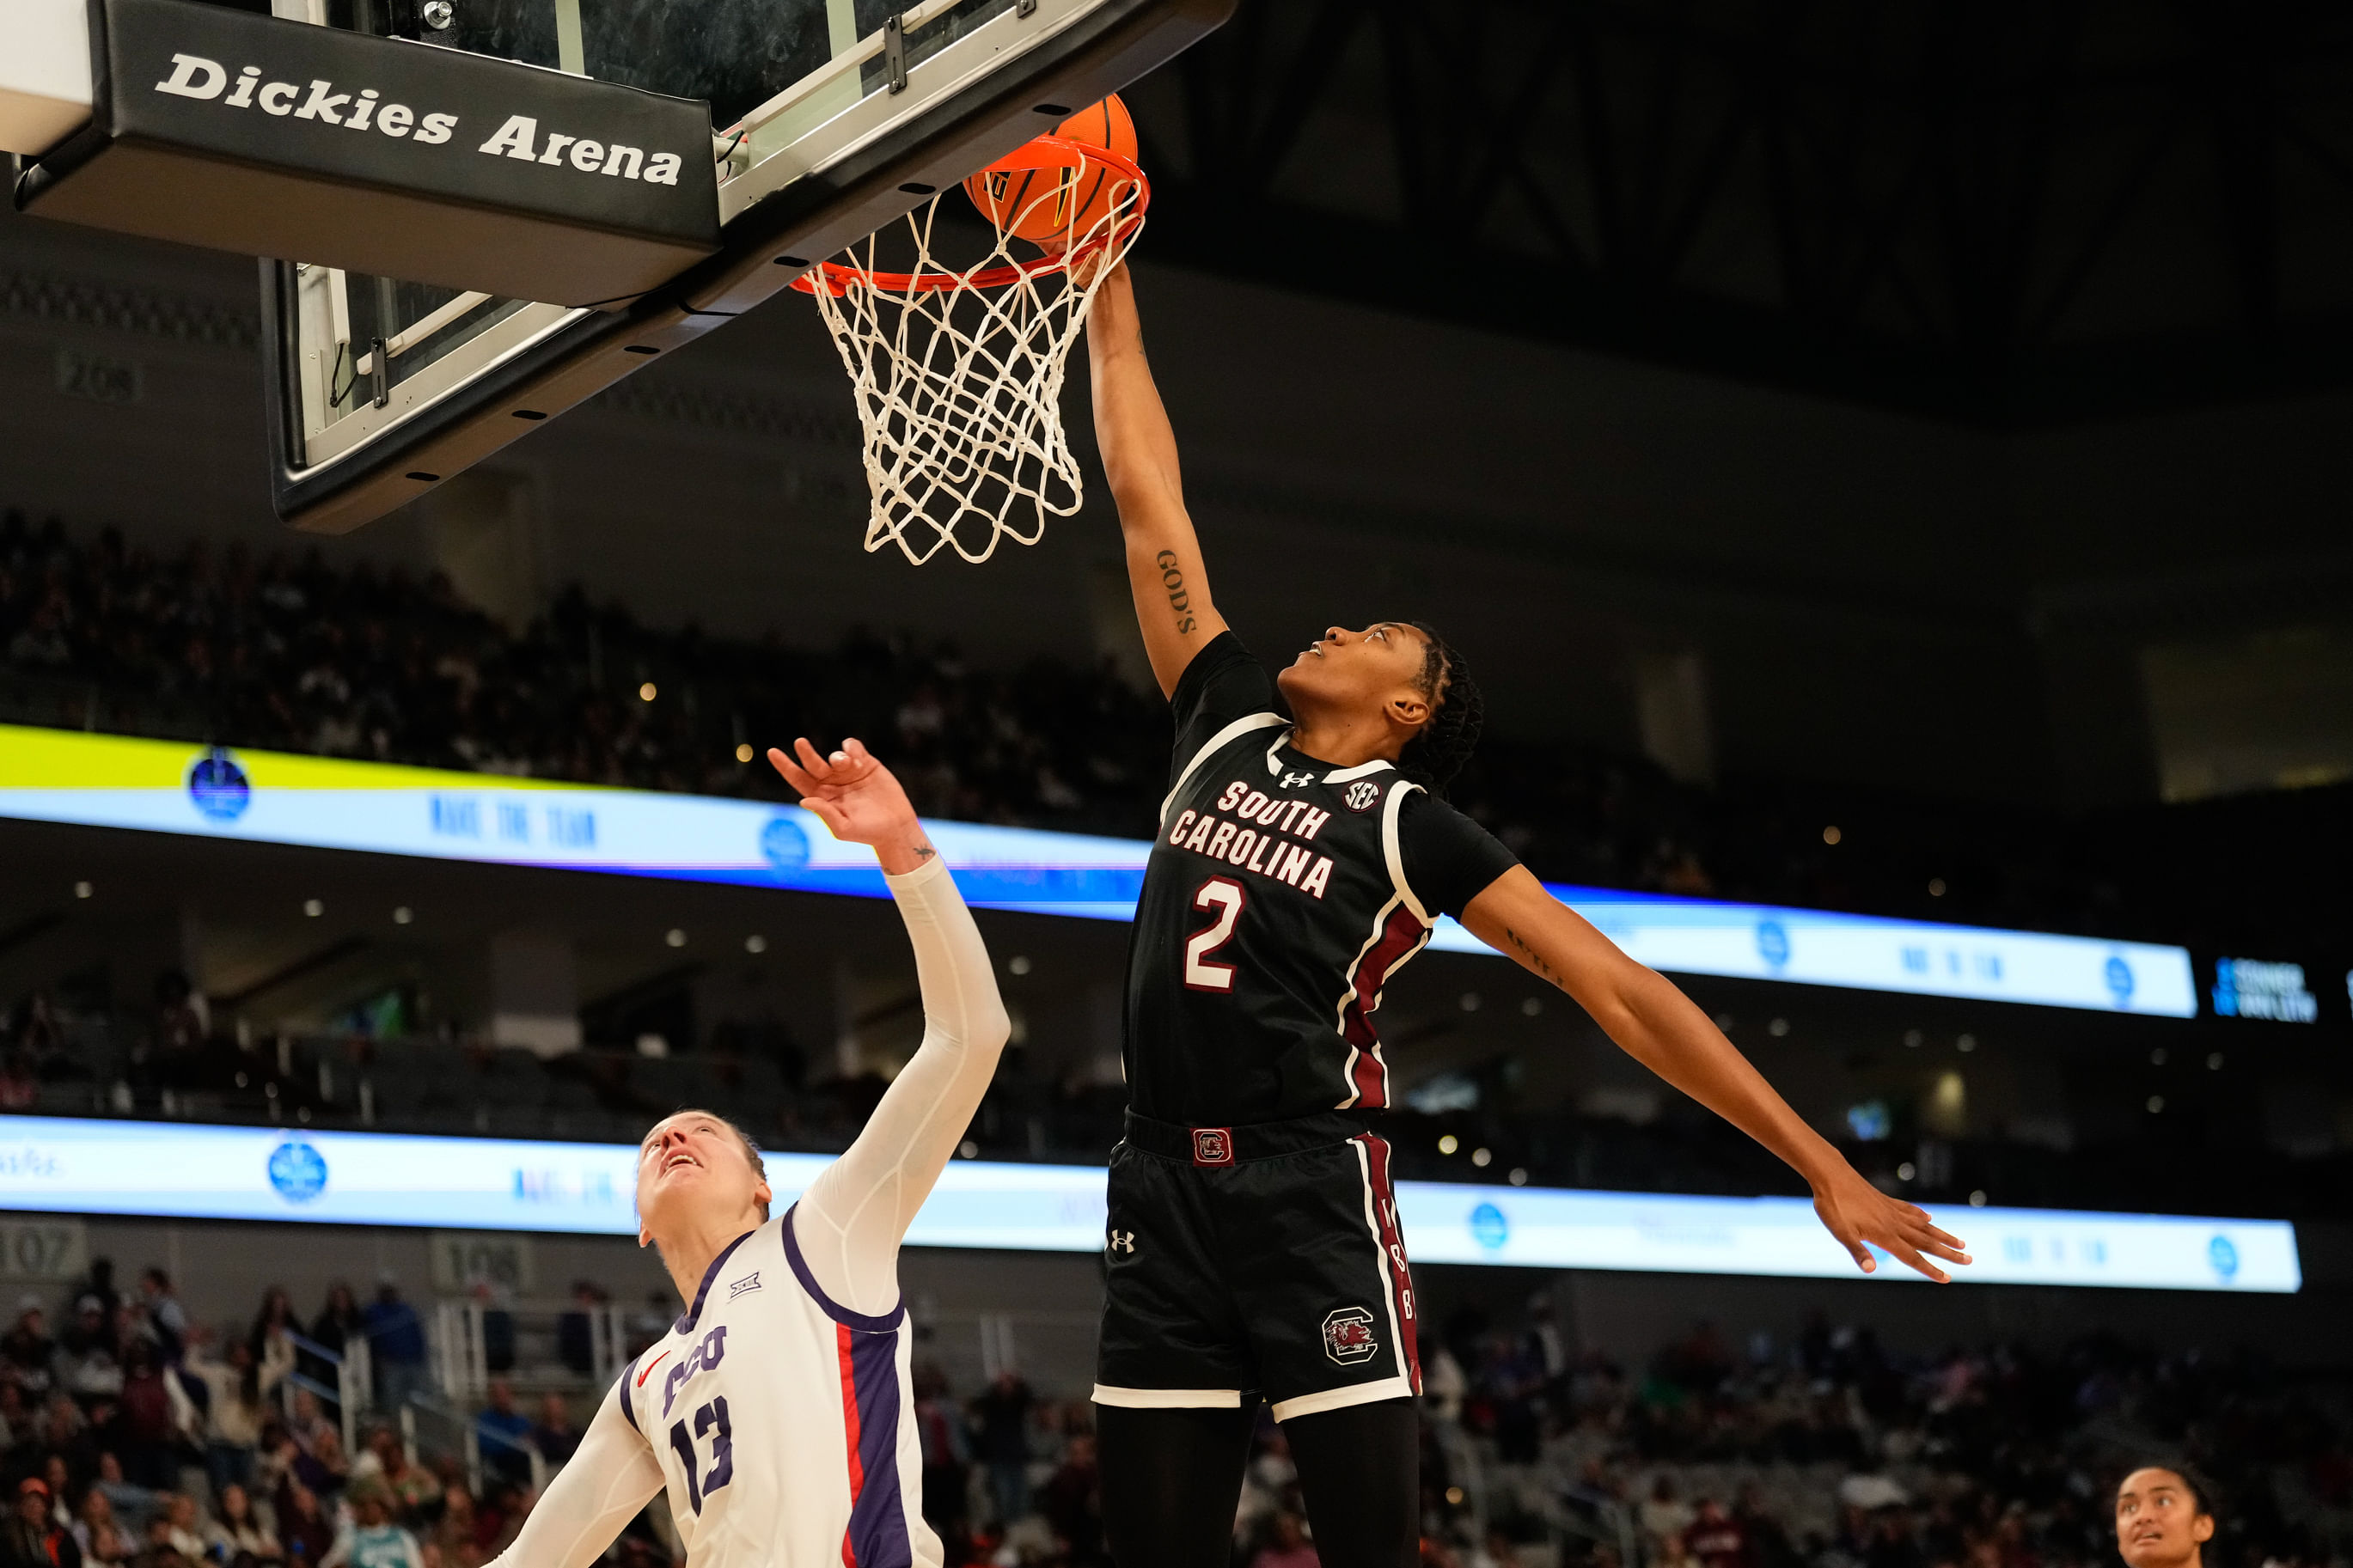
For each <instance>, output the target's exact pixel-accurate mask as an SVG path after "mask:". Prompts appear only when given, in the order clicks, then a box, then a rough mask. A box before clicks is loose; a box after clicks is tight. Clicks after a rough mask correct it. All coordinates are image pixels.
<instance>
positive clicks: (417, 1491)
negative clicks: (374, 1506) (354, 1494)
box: [352, 1424, 442, 1524]
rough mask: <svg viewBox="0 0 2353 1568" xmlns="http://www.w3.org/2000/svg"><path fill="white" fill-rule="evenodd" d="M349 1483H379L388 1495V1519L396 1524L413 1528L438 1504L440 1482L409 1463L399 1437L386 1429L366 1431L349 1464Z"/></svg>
mask: <svg viewBox="0 0 2353 1568" xmlns="http://www.w3.org/2000/svg"><path fill="white" fill-rule="evenodd" d="M352 1479H353V1482H355V1483H356V1482H360V1481H367V1480H380V1481H382V1482H383V1483H384V1485H385V1489H386V1490H387V1491H388V1492H389V1493H390V1500H391V1508H392V1517H393V1519H394V1521H396V1522H397V1523H400V1524H415V1523H417V1521H420V1520H423V1519H425V1518H427V1516H429V1515H430V1514H431V1513H432V1511H433V1506H434V1504H436V1503H437V1502H438V1501H439V1500H441V1491H442V1486H441V1481H440V1479H439V1478H438V1477H437V1476H435V1475H434V1474H433V1472H432V1471H430V1470H428V1469H427V1468H425V1467H424V1466H422V1465H416V1464H411V1463H409V1459H408V1451H407V1450H406V1448H405V1447H402V1446H401V1441H400V1434H399V1433H398V1432H396V1431H395V1430H393V1428H392V1427H391V1426H389V1425H385V1424H379V1425H377V1426H371V1427H370V1428H368V1434H367V1436H366V1437H365V1438H364V1440H363V1441H362V1443H361V1447H360V1457H359V1458H357V1459H354V1460H353V1462H352Z"/></svg>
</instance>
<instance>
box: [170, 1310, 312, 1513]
mask: <svg viewBox="0 0 2353 1568" xmlns="http://www.w3.org/2000/svg"><path fill="white" fill-rule="evenodd" d="M265 1345H266V1348H267V1349H268V1351H269V1353H270V1356H271V1361H270V1363H269V1364H268V1365H265V1366H257V1365H255V1364H254V1360H253V1351H252V1348H251V1346H250V1345H249V1344H248V1343H245V1342H239V1343H237V1344H232V1345H230V1346H229V1348H228V1359H227V1361H226V1362H222V1361H217V1360H215V1359H214V1358H213V1357H212V1355H211V1354H210V1353H209V1351H208V1347H207V1346H206V1343H205V1336H204V1334H203V1333H202V1332H201V1331H199V1332H198V1333H197V1335H196V1337H195V1343H193V1344H191V1345H190V1347H189V1350H188V1354H187V1356H186V1358H185V1361H183V1362H182V1363H181V1366H180V1376H181V1378H182V1379H183V1380H184V1381H185V1380H187V1379H194V1380H195V1381H196V1382H197V1383H198V1384H201V1385H202V1387H203V1388H204V1390H205V1395H206V1397H205V1415H204V1421H203V1428H202V1429H203V1435H204V1443H205V1472H206V1475H208V1476H209V1477H211V1479H212V1483H213V1491H214V1492H215V1493H216V1494H218V1493H219V1492H221V1491H222V1490H224V1489H227V1488H228V1487H231V1486H238V1487H249V1486H251V1485H252V1484H253V1473H254V1458H255V1456H256V1454H257V1452H258V1451H259V1448H260V1447H261V1428H262V1425H263V1423H264V1422H265V1421H267V1420H268V1419H269V1414H270V1406H269V1397H270V1395H271V1394H274V1393H275V1392H276V1391H277V1389H278V1385H279V1384H281V1383H283V1382H285V1381H286V1376H287V1373H289V1372H290V1370H291V1368H292V1364H293V1359H294V1347H293V1345H292V1344H291V1343H290V1342H289V1341H288V1340H287V1339H286V1337H285V1336H284V1335H282V1334H280V1335H276V1336H272V1337H270V1338H269V1339H268V1340H267V1341H265Z"/></svg>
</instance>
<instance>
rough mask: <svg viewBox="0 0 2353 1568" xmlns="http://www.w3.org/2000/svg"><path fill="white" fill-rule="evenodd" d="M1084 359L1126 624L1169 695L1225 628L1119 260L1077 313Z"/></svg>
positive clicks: (1132, 292) (1173, 435) (1124, 268)
mask: <svg viewBox="0 0 2353 1568" xmlns="http://www.w3.org/2000/svg"><path fill="white" fill-rule="evenodd" d="M1087 365H1088V368H1089V370H1090V373H1091V374H1092V378H1093V381H1094V389H1095V445H1096V446H1097V447H1100V448H1101V449H1102V452H1103V473H1104V475H1105V476H1106V477H1107V478H1108V479H1110V480H1111V494H1112V500H1113V501H1114V502H1115V503H1116V504H1117V505H1118V507H1119V531H1120V533H1121V534H1122V535H1123V536H1124V538H1125V540H1126V542H1127V585H1128V589H1129V591H1130V592H1131V593H1133V594H1134V595H1135V621H1136V625H1137V626H1139V627H1141V628H1142V629H1143V632H1144V649H1145V653H1146V654H1148V655H1149V656H1150V657H1151V659H1152V673H1153V675H1154V677H1155V679H1158V680H1159V682H1160V691H1161V694H1162V695H1163V696H1174V695H1175V694H1176V678H1177V677H1178V676H1180V675H1183V674H1184V673H1185V667H1186V666H1187V665H1188V664H1190V663H1192V662H1193V656H1194V655H1195V654H1197V653H1198V652H1200V651H1201V649H1203V648H1204V647H1208V643H1209V639H1210V638H1212V637H1216V636H1217V635H1218V634H1219V632H1221V631H1224V630H1225V629H1226V618H1225V617H1224V616H1220V615H1219V614H1218V608H1217V606H1216V605H1214V604H1212V603H1210V601H1209V575H1208V572H1207V571H1206V570H1205V569H1204V568H1203V566H1202V564H1201V544H1200V541H1198V539H1196V538H1194V537H1193V519H1192V517H1191V515H1190V514H1189V513H1187V511H1186V510H1185V483H1184V478H1183V476H1182V475H1181V474H1180V473H1179V472H1178V470H1177V464H1176V432H1175V431H1174V430H1171V429H1170V428H1169V427H1168V411H1167V410H1166V409H1165V408H1163V407H1162V406H1161V405H1160V389H1159V388H1158V387H1156V386H1155V385H1154V384H1152V366H1151V363H1149V362H1148V361H1146V360H1145V357H1144V331H1143V328H1142V326H1141V324H1140V323H1139V322H1138V321H1137V318H1136V313H1135V289H1134V286H1133V285H1132V284H1131V283H1130V281H1129V279H1128V275H1127V265H1126V263H1124V262H1122V263H1121V264H1120V265H1119V266H1117V267H1115V268H1113V269H1112V273H1111V276H1110V277H1108V278H1105V279H1103V286H1102V287H1101V288H1100V289H1096V290H1095V301H1094V307H1093V310H1092V313H1091V314H1090V315H1089V316H1088V318H1087Z"/></svg>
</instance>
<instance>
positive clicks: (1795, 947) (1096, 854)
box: [0, 725, 2198, 1018]
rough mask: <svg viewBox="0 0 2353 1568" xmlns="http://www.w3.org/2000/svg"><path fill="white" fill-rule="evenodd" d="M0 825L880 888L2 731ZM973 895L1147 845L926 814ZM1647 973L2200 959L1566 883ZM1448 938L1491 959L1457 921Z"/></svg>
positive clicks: (1955, 977)
mask: <svg viewBox="0 0 2353 1568" xmlns="http://www.w3.org/2000/svg"><path fill="white" fill-rule="evenodd" d="M0 816H10V817H16V818H20V819H23V820H26V821H31V822H57V823H72V824H78V825H81V826H94V827H125V828H134V829H139V830H142V831H146V832H151V833H176V834H185V835H191V836H195V837H206V838H220V839H229V840H242V841H246V842H251V843H260V844H291V845H301V846H307V847H314V848H322V849H354V850H362V851H365V852H368V853H371V854H378V855H414V856H422V857H427V858H434V859H444V860H471V861H480V862H484V863H487V864H491V865H506V866H536V867H545V868H557V869H564V870H575V871H603V872H607V873H611V874H615V875H619V876H631V877H663V878H671V879H680V880H684V881H695V882H731V883H739V884H744V885H749V886H754V887H764V888H784V889H796V890H798V891H803V892H816V893H842V894H849V895H853V896H856V897H860V898H875V899H880V898H887V897H889V889H887V888H885V887H884V885H883V882H882V875H881V872H880V871H879V870H877V869H876V868H875V865H874V858H873V856H872V854H871V852H869V851H868V850H867V849H866V848H865V847H862V846H860V845H855V844H840V843H837V842H836V841H835V840H834V839H833V837H831V836H830V835H829V834H828V833H827V832H826V830H825V828H824V826H823V825H821V824H820V823H819V822H818V820H817V818H816V817H815V816H811V815H810V814H809V813H807V812H806V811H804V810H802V809H801V808H800V807H798V806H789V805H765V804H763V803H760V802H756V801H744V800H721V799H714V798H711V797H708V796H702V795H664V794H655V793H652V792H649V791H641V790H617V789H591V788H586V787H584V786H578V785H572V784H550V783H543V782H538V781H533V780H527V779H519V780H510V779H505V778H497V777H494V776H491V775H485V774H481V773H450V772H444V771H440V770H437V769H431V768H407V767H393V766H387V765H385V764H382V763H355V762H345V761H342V760H340V759H335V758H328V757H308V756H297V755H290V754H288V753H283V752H226V751H217V750H215V751H206V750H200V749H195V748H191V747H189V746H187V745H186V744H185V743H182V742H170V741H142V740H132V739H127V738H122V737H118V736H111V735H88V734H81V733H77V732H74V731H57V730H36V729H24V728H18V727H15V726H7V725H0ZM925 826H926V828H927V829H928V831H929V832H930V833H931V835H932V838H933V842H934V843H935V844H936V845H938V846H939V849H940V853H941V854H942V855H943V856H944V857H945V858H946V859H947V861H948V864H949V865H950V866H952V867H954V868H955V876H956V884H957V886H959V887H960V888H962V889H964V894H965V898H966V899H967V900H970V901H971V902H972V903H973V904H974V905H976V907H979V908H984V909H999V910H1023V911H1025V912H1028V913H1032V914H1050V915H1072V916H1079V917H1082V918H1086V919H1092V920H1114V921H1124V920H1128V919H1131V918H1133V916H1134V912H1135V899H1136V893H1137V890H1138V889H1140V888H1141V887H1142V886H1143V882H1144V866H1145V858H1147V857H1148V856H1149V855H1150V853H1151V849H1152V847H1151V845H1150V844H1149V843H1147V842H1145V841H1143V840H1140V839H1124V838H1098V837H1091V836H1088V835H1085V834H1076V833H1041V832H1035V831H1031V830H1029V829H1024V828H1013V827H990V826H979V825H976V824H971V823H960V822H932V823H927V824H926V825H925ZM1548 886H1550V887H1551V891H1552V892H1553V894H1554V895H1555V896H1556V897H1557V898H1558V899H1560V900H1562V901H1563V902H1565V903H1567V905H1568V906H1569V907H1570V908H1572V909H1574V910H1577V913H1579V914H1581V915H1583V916H1584V917H1585V918H1586V919H1588V920H1589V921H1592V922H1593V923H1594V924H1595V925H1596V926H1598V927H1599V928H1600V929H1601V931H1603V932H1604V933H1606V934H1607V935H1608V936H1609V939H1610V940H1611V941H1613V942H1616V943H1617V944H1618V945H1619V946H1620V947H1621V948H1623V949H1624V950H1625V951H1626V952H1628V953H1629V954H1630V955H1631V956H1632V957H1633V958H1635V959H1636V960H1638V961H1639V962H1641V963H1646V964H1648V965H1650V966H1651V968H1653V969H1661V970H1666V971H1670V972H1673V973H1683V974H1714V975H1726V976H1731V977H1734V978H1738V979H1746V980H1786V981H1792V982H1796V983H1799V984H1807V985H1833V986H1841V987H1845V988H1849V989H1853V990H1863V991H1890V992H1898V993H1903V994H1910V995H1922V996H1953V997H1964V998H1968V999H1971V1000H1977V1001H1989V1002H2018V1003H2029V1004H2035V1005H2042V1006H2050V1007H2081V1008H2087V1009H2091V1010H2094V1011H2097V1012H2105V1013H2136V1014H2147V1015H2154V1016H2161V1017H2168V1018H2189V1017H2195V1016H2197V1013H2198V999H2197V986H2196V982H2195V979H2194V977H2193V975H2192V973H2191V969H2190V963H2189V952H2187V951H2186V950H2184V949H2182V948H2179V947H2167V946H2159V945H2157V944H2154V943H2148V942H2104V941H2099V940H2095V939H2093V938H2089V937H2074V936H2054V935H2049V934H2046V933H2042V932H2035V931H1995V930H1989V929H1986V928H1982V927H1976V926H1955V925H1938V924H1933V923H1931V922H1929V921H1903V920H1884V919H1881V918H1878V917H1875V916H1870V915H1845V914H1832V913H1828V912H1825V911H1822V910H1795V909H1780V908H1776V907H1773V906H1770V905H1764V904H1736V903H1725V902H1718V901H1716V900H1706V899H1679V898H1670V897H1666V896H1663V895H1653V894H1646V893H1629V892H1623V891H1617V890H1612V889H1601V888H1577V887H1567V886H1562V885H1551V884H1548ZM1431 945H1432V946H1433V947H1438V948H1442V949H1447V950H1450V951H1453V952H1477V953H1485V952H1489V949H1488V948H1487V947H1486V946H1485V945H1484V944H1483V943H1482V942H1479V941H1478V940H1477V939H1475V938H1474V937H1472V935H1471V934H1470V933H1469V932H1468V931H1464V930H1462V929H1461V927H1460V926H1458V925H1456V924H1455V923H1454V922H1453V921H1451V920H1449V921H1441V922H1440V927H1439V930H1438V931H1437V933H1436V935H1435V936H1434V937H1433V938H1432V941H1431Z"/></svg>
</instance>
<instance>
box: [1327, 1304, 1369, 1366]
mask: <svg viewBox="0 0 2353 1568" xmlns="http://www.w3.org/2000/svg"><path fill="white" fill-rule="evenodd" d="M1380 1349H1381V1342H1380V1337H1379V1336H1378V1335H1377V1334H1375V1333H1374V1332H1373V1313H1372V1309H1371V1308H1369V1307H1335V1308H1334V1309H1333V1310H1332V1311H1331V1312H1330V1313H1329V1314H1327V1315H1326V1316H1325V1317H1324V1354H1325V1355H1327V1356H1330V1357H1331V1358H1332V1359H1333V1360H1334V1361H1335V1362H1337V1363H1340V1364H1341V1365H1342V1366H1356V1365H1357V1364H1359V1363H1364V1362H1368V1361H1370V1360H1372V1359H1373V1357H1375V1356H1376V1355H1378V1354H1379V1353H1380Z"/></svg>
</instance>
